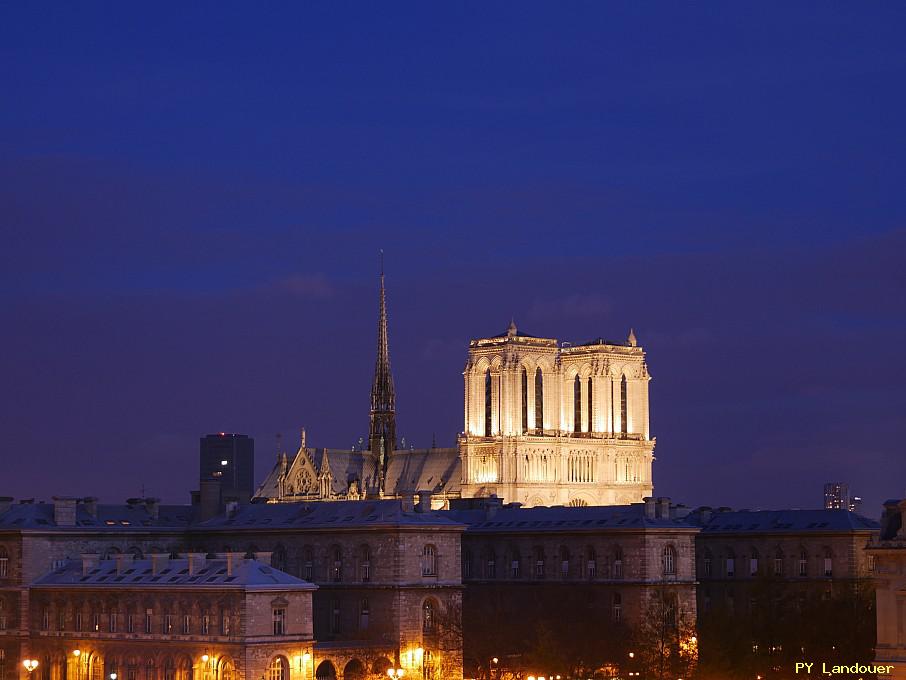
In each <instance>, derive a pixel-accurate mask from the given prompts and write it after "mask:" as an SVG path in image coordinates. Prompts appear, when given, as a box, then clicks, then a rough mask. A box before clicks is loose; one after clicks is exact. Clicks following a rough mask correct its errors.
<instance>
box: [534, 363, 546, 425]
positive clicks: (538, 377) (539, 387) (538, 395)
mask: <svg viewBox="0 0 906 680" xmlns="http://www.w3.org/2000/svg"><path fill="white" fill-rule="evenodd" d="M535 429H536V430H538V431H539V432H540V431H543V430H544V376H543V375H542V373H541V367H540V366H539V367H538V368H537V369H535Z"/></svg>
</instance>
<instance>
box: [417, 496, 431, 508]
mask: <svg viewBox="0 0 906 680" xmlns="http://www.w3.org/2000/svg"><path fill="white" fill-rule="evenodd" d="M415 511H416V512H430V511H431V492H430V491H419V492H418V505H416V506H415Z"/></svg>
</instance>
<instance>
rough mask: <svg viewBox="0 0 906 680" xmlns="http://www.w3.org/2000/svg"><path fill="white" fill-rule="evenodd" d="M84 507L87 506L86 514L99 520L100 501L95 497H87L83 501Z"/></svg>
mask: <svg viewBox="0 0 906 680" xmlns="http://www.w3.org/2000/svg"><path fill="white" fill-rule="evenodd" d="M82 505H84V506H85V512H87V513H88V514H89V515H91V516H92V517H94V518H95V519H97V518H98V499H97V498H95V497H94V496H85V498H83V499H82Z"/></svg>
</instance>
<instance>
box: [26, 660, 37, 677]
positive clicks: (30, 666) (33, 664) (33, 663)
mask: <svg viewBox="0 0 906 680" xmlns="http://www.w3.org/2000/svg"><path fill="white" fill-rule="evenodd" d="M22 665H23V666H25V670H27V671H28V676H29V677H31V674H32V671H34V670H35V669H36V668H37V667H38V660H37V659H26V660H25V661H23V662H22Z"/></svg>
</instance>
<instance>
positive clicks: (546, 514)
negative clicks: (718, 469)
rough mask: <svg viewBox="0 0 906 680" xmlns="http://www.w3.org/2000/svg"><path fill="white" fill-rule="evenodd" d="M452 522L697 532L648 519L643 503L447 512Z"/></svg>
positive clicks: (479, 526) (482, 527)
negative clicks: (453, 520)
mask: <svg viewBox="0 0 906 680" xmlns="http://www.w3.org/2000/svg"><path fill="white" fill-rule="evenodd" d="M438 512H443V513H444V514H446V515H447V516H448V517H450V518H451V519H455V520H457V521H460V522H463V523H464V524H467V525H468V529H467V530H466V531H467V533H511V532H530V533H536V532H541V531H543V532H548V531H549V532H574V531H600V530H601V529H615V530H636V531H637V530H639V529H667V528H669V529H676V530H683V529H688V530H697V527H695V526H693V525H691V524H690V523H688V522H687V521H685V519H680V518H674V517H671V518H662V517H653V518H652V517H647V516H646V515H645V505H644V504H643V503H633V504H631V505H604V506H580V507H573V506H553V507H544V506H539V507H534V508H522V507H517V506H516V505H515V504H511V505H505V506H503V507H500V508H498V509H497V510H496V511H494V512H489V511H488V509H487V508H484V509H475V510H445V511H438Z"/></svg>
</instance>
